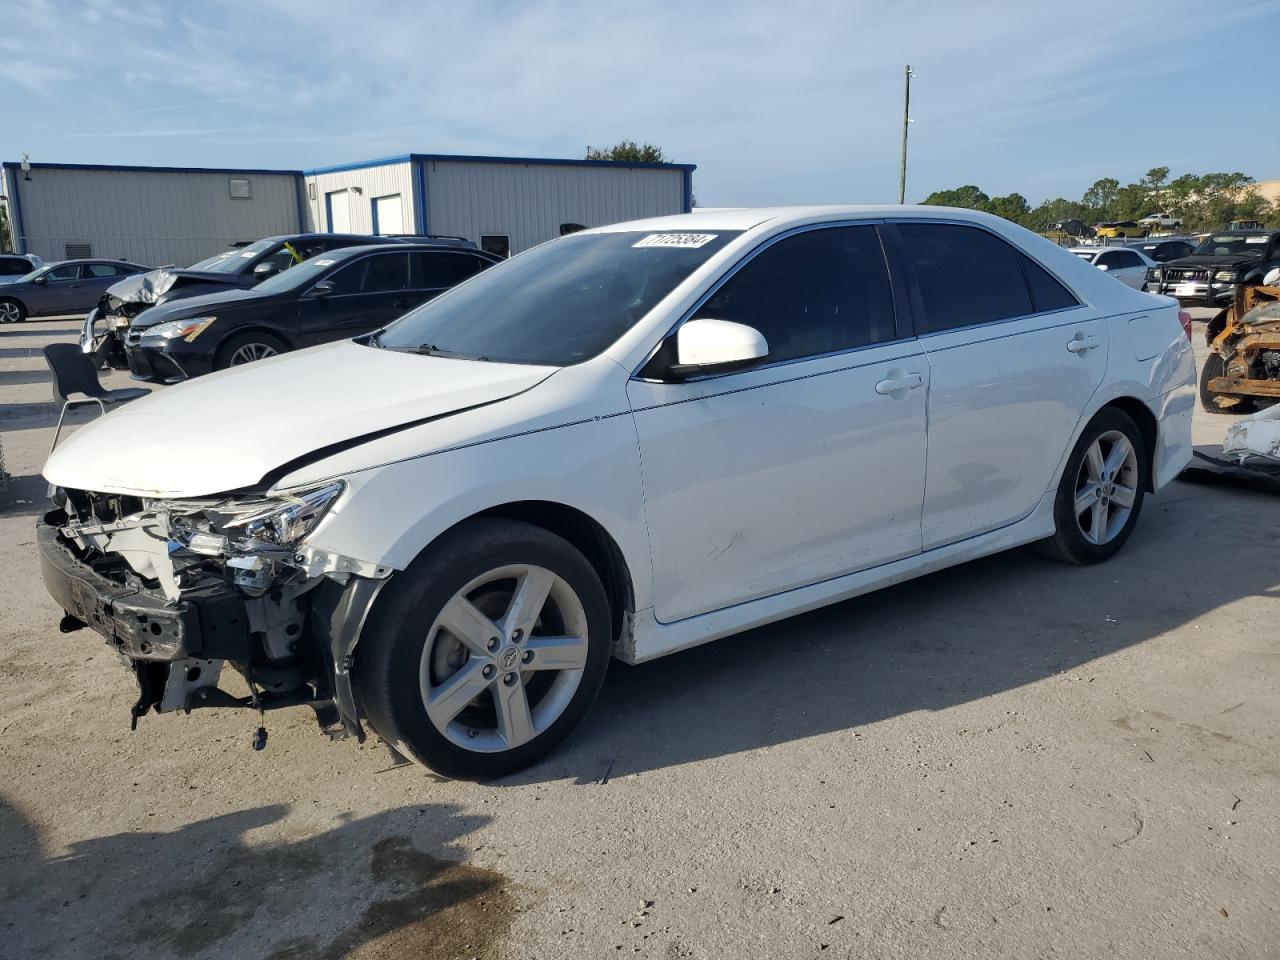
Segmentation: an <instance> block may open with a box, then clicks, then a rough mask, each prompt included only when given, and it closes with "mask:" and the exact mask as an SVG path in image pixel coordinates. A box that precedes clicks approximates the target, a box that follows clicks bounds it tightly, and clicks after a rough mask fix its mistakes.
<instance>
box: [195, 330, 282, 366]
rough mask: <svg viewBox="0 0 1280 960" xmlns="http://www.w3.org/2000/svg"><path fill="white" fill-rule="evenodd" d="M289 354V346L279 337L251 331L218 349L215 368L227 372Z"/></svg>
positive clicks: (230, 339) (231, 339)
mask: <svg viewBox="0 0 1280 960" xmlns="http://www.w3.org/2000/svg"><path fill="white" fill-rule="evenodd" d="M288 352H289V345H288V344H287V343H285V342H284V341H283V340H281V339H280V338H279V337H276V336H272V335H271V334H269V333H259V332H257V331H250V332H249V333H240V334H237V335H235V336H234V337H228V338H227V342H226V343H224V344H223V345H222V346H221V347H219V348H218V355H217V357H216V358H215V359H214V363H213V366H214V369H215V370H226V369H227V368H228V367H239V366H243V365H244V364H246V363H252V362H253V361H254V360H265V359H267V358H268V357H274V356H277V355H279V354H281V353H288Z"/></svg>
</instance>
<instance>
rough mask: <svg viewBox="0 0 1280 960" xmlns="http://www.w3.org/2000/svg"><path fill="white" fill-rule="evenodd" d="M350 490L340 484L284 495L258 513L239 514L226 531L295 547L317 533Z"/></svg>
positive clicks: (266, 504) (266, 502) (225, 526)
mask: <svg viewBox="0 0 1280 960" xmlns="http://www.w3.org/2000/svg"><path fill="white" fill-rule="evenodd" d="M346 486H347V485H346V484H345V483H343V482H342V481H341V480H338V481H335V482H334V483H328V484H325V485H324V486H323V487H313V488H312V489H310V490H299V491H297V492H295V493H288V494H281V495H280V496H279V497H275V498H272V499H271V500H267V501H264V502H263V503H261V504H258V505H256V506H257V509H251V510H248V511H246V512H244V513H238V514H237V515H236V516H234V517H232V518H231V519H230V520H228V521H226V522H224V523H223V524H222V528H223V529H224V530H226V531H227V532H228V533H230V532H233V531H235V532H240V533H242V534H243V535H244V536H245V537H247V538H248V539H250V540H257V541H260V542H263V543H271V544H277V545H279V546H293V545H294V544H296V543H298V541H300V540H301V539H302V538H303V537H305V536H306V535H307V534H308V533H310V532H311V531H312V530H314V529H315V527H316V525H317V524H318V523H319V522H320V521H321V519H323V517H324V515H325V514H326V513H327V512H328V510H329V508H330V507H331V506H332V505H333V503H334V502H335V501H336V500H337V499H338V497H339V496H341V495H342V491H343V490H345V489H346Z"/></svg>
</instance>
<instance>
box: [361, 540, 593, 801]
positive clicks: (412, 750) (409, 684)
mask: <svg viewBox="0 0 1280 960" xmlns="http://www.w3.org/2000/svg"><path fill="white" fill-rule="evenodd" d="M525 597H529V598H531V599H529V600H527V601H526V602H524V603H521V600H522V598H525ZM521 624H523V628H522V627H521ZM611 644H612V635H611V618H610V616H609V602H608V599H607V597H606V595H605V591H604V587H603V586H602V585H601V583H600V578H599V576H598V575H597V574H596V571H595V570H594V568H592V566H591V564H590V563H589V562H588V561H587V559H586V558H585V557H584V556H583V555H582V554H581V553H580V552H578V550H577V549H575V548H574V547H573V546H572V545H570V544H569V543H568V542H567V541H565V540H563V539H562V538H560V537H558V536H556V535H555V534H553V533H550V532H549V531H547V530H544V529H542V528H541V527H536V526H533V525H532V524H528V523H522V522H519V521H515V520H505V519H497V518H493V519H488V518H486V519H477V520H470V521H467V522H466V523H463V524H461V525H460V526H458V527H457V528H456V529H454V530H452V531H450V532H449V533H446V534H445V535H444V536H442V537H441V538H440V539H439V540H438V541H437V542H436V543H434V544H432V545H431V546H430V547H428V548H427V550H426V551H425V552H424V553H423V554H422V555H421V556H419V557H418V559H416V560H415V561H414V562H413V563H412V564H411V565H410V566H409V568H408V569H406V570H405V571H404V572H403V573H399V574H397V575H396V576H395V577H394V578H393V579H392V581H391V582H390V583H389V584H388V585H387V587H386V589H385V590H384V591H383V595H382V596H381V597H380V598H379V600H378V604H377V607H376V608H375V609H374V611H373V616H372V618H371V620H370V624H369V629H368V631H367V632H366V634H365V635H364V637H363V638H362V639H361V641H360V645H359V647H358V648H357V649H356V654H355V656H356V659H355V664H354V667H353V669H352V677H353V680H354V685H355V691H356V696H357V698H358V700H359V702H360V706H361V709H362V712H363V713H364V715H365V716H366V717H367V718H368V720H369V723H370V725H371V726H372V727H373V729H374V730H375V731H377V733H378V734H379V735H381V736H382V737H383V739H385V740H387V741H388V742H389V743H391V744H392V745H393V746H394V747H395V748H396V749H397V750H398V751H400V752H401V753H402V754H404V755H405V756H408V757H410V758H411V759H413V760H416V761H417V762H418V763H421V764H423V765H424V766H426V767H429V768H431V769H432V770H434V771H436V772H437V773H440V774H442V775H444V776H447V777H454V778H458V779H466V780H490V779H494V778H497V777H501V776H505V775H506V774H509V773H513V772H514V771H516V770H520V769H522V768H524V767H527V766H529V765H530V764H532V763H534V762H535V761H537V760H539V759H540V758H541V757H543V756H544V755H546V754H547V753H548V752H549V751H550V750H551V749H552V748H554V747H555V746H556V745H557V744H559V743H560V742H561V741H562V740H563V739H564V738H565V737H566V736H568V735H569V733H570V732H571V731H572V730H573V728H574V727H576V726H577V725H578V723H579V722H580V721H581V720H582V719H583V717H585V716H586V714H587V712H588V711H589V710H590V709H591V705H592V704H593V703H594V702H595V699H596V697H597V696H598V695H599V693H600V687H601V685H602V684H603V683H604V677H605V671H606V670H607V669H608V666H609V657H610V647H611Z"/></svg>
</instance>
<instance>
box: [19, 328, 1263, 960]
mask: <svg viewBox="0 0 1280 960" xmlns="http://www.w3.org/2000/svg"><path fill="white" fill-rule="evenodd" d="M1201 331H1202V325H1200V324H1197V329H1196V338H1197V341H1198V344H1197V345H1198V347H1199V349H1200V352H1201V353H1203V346H1202V344H1201V343H1200V342H1199V341H1200V340H1201ZM73 335H74V326H73V325H72V324H69V323H28V324H25V325H22V326H17V327H3V328H0V432H2V436H3V445H4V451H5V455H6V458H7V460H8V464H9V470H10V472H11V473H13V474H14V475H15V476H16V478H17V479H16V480H14V481H13V482H12V484H11V490H10V495H9V498H8V499H0V563H2V565H3V571H4V577H3V579H2V580H0V956H3V957H12V958H32V957H50V958H52V957H58V958H62V957H66V958H81V957H83V958H103V957H120V958H126V957H127V958H145V957H184V958H186V957H199V958H205V957H237V958H239V957H271V958H276V960H286V958H293V960H301V958H308V960H310V958H338V957H359V958H375V957H377V958H382V957H385V958H391V957H395V958H408V957H415V958H416V957H430V958H437V957H438V958H451V957H460V958H468V957H477V958H512V960H514V958H520V960H530V958H548V960H559V958H565V957H620V956H641V957H655V958H664V960H666V958H671V960H675V958H708V960H709V958H725V957H735V958H736V957H743V958H756V957H759V958H770V960H776V958H792V957H795V958H801V957H805V958H808V957H815V958H816V957H822V958H826V957H858V958H881V957H885V958H888V957H894V958H911V960H925V958H955V957H981V958H1003V957H1008V958H1030V957H1064V958H1071V960H1079V958H1086V957H1087V958H1098V957H1117V958H1124V960H1136V958H1147V957H1150V958H1162V960H1167V958H1174V957H1195V958H1207V957H1220V958H1227V957H1230V958H1245V957H1268V956H1277V955H1280V907H1278V906H1277V905H1278V904H1280V800H1277V797H1278V796H1280V760H1277V750H1276V747H1277V736H1276V731H1277V726H1278V724H1280V699H1278V698H1277V678H1278V677H1280V634H1278V632H1277V623H1278V622H1280V565H1278V564H1277V562H1276V544H1277V542H1278V540H1277V534H1280V503H1277V500H1276V498H1275V497H1273V496H1268V495H1267V494H1263V493H1258V492H1252V491H1249V490H1242V489H1236V488H1232V487H1226V486H1214V485H1197V484H1191V483H1186V482H1178V483H1176V484H1174V485H1173V486H1172V487H1171V488H1170V489H1168V490H1166V491H1165V492H1163V493H1162V494H1161V495H1159V496H1158V497H1155V498H1152V499H1149V500H1148V501H1147V505H1146V507H1145V509H1144V512H1143V516H1142V518H1141V522H1140V523H1139V525H1138V528H1137V531H1136V533H1135V534H1134V536H1133V538H1132V540H1131V541H1130V542H1129V544H1128V546H1127V547H1126V548H1125V550H1124V551H1123V552H1122V553H1121V554H1120V555H1119V556H1118V557H1117V558H1116V559H1115V560H1113V561H1112V562H1110V563H1108V564H1104V565H1102V566H1097V567H1091V568H1072V567H1067V566H1062V565H1059V564H1056V563H1053V562H1050V561H1048V560H1044V559H1041V558H1040V557H1039V556H1037V555H1035V554H1033V553H1031V552H1030V551H1026V550H1018V551H1013V552H1010V553H1007V554H1003V555H1000V556H996V557H992V558H990V559H987V560H984V561H980V562H977V563H973V564H969V565H967V566H964V567H961V568H958V569H954V570H951V571H948V572H944V573H941V574H936V575H934V576H930V577H927V578H924V579H921V580H917V581H915V582H913V583H909V584H906V585H903V586H899V587H896V588H893V589H891V590H887V591H884V592H882V593H880V594H877V595H874V596H871V597H867V598H864V599H861V600H856V601H851V602H848V603H844V604H841V605H839V606H835V607H832V608H829V609H826V610H823V611H819V612H816V613H812V614H809V615H806V616H803V617H798V618H796V619H793V620H790V621H786V622H783V623H780V624H777V625H774V626H770V627H767V628H764V629H760V630H756V631H753V632H751V633H748V634H744V635H741V636H738V637H733V638H730V639H727V640H722V641H719V642H718V643H715V644H712V645H710V646H707V647H703V648H700V649H697V650H694V651H691V652H688V653H684V654H680V655H676V656H672V657H669V658H667V659H665V660H662V661H659V662H656V663H653V664H650V665H647V666H643V667H638V668H626V667H623V666H621V665H617V664H615V665H614V666H613V668H612V670H611V673H610V677H609V679H608V681H607V683H606V686H605V690H604V694H603V696H602V698H601V701H600V703H599V705H598V706H597V707H596V709H595V711H594V713H593V714H592V715H591V716H590V717H589V719H588V721H587V724H586V725H585V726H584V727H583V729H582V730H580V731H579V733H578V734H577V735H576V736H575V737H574V738H573V739H572V740H571V741H570V742H569V743H568V744H567V745H566V746H565V747H564V748H562V749H561V750H560V751H558V752H557V753H555V754H554V755H553V756H552V757H551V758H550V759H549V760H548V761H546V762H544V763H543V764H541V765H539V766H537V767H536V768H534V769H533V770H531V771H528V772H527V773H525V774H523V775H521V776H518V777H516V778H514V779H512V780H509V781H504V782H502V783H498V784H490V785H476V784H469V783H451V782H442V781H438V780H436V779H434V778H432V777H431V776H429V775H427V774H426V773H424V772H423V771H422V770H420V769H418V768H416V767H412V766H395V765H394V762H393V760H392V759H391V758H390V757H389V755H388V753H387V752H386V751H385V750H384V749H383V748H381V747H380V746H378V745H377V744H376V743H375V742H372V741H371V742H370V743H368V744H366V745H365V746H363V747H358V746H356V745H355V744H353V743H329V742H327V741H326V740H324V739H323V738H322V737H321V736H320V735H319V734H318V732H317V730H316V726H315V723H314V722H313V720H312V719H311V716H310V713H309V712H308V711H306V710H304V709H298V710H294V711H286V712H280V713H276V714H274V715H272V716H270V717H269V718H268V724H267V725H268V728H269V730H270V742H269V745H268V747H267V749H266V750H265V751H264V752H261V753H255V752H254V751H253V750H252V749H251V747H250V737H251V734H252V732H253V729H254V727H255V726H256V718H255V717H253V716H252V715H250V714H248V713H239V712H229V711H216V710H208V711H203V712H197V713H195V714H192V715H191V716H189V717H183V716H176V717H175V716H165V717H157V716H154V715H152V716H148V717H146V718H144V719H143V720H142V721H141V723H140V724H139V726H138V729H137V731H136V732H134V733H130V732H129V716H128V708H129V705H130V704H131V703H132V701H133V698H134V688H133V682H132V680H131V678H130V676H129V675H128V674H127V673H126V672H125V670H124V669H123V668H122V667H121V666H120V664H119V663H118V662H117V660H116V659H115V657H114V655H113V654H111V653H110V652H108V650H107V648H106V647H105V645H104V644H103V643H102V642H101V641H100V640H98V639H97V638H96V636H95V635H94V634H92V633H89V632H88V631H82V632H79V633H74V634H70V635H62V634H59V633H58V630H57V622H58V618H59V614H60V612H59V611H58V610H57V609H56V608H55V606H54V604H53V603H52V602H51V601H50V600H48V598H47V597H46V595H45V593H44V590H43V589H42V587H41V585H40V581H39V575H38V571H37V566H36V561H35V556H34V552H33V551H34V546H33V532H32V522H33V517H34V515H35V514H36V513H37V512H38V511H39V510H40V509H41V506H42V504H41V500H42V496H43V484H42V483H41V482H40V480H39V479H38V477H37V476H36V475H37V474H38V472H39V467H40V465H41V463H42V461H43V456H44V453H45V451H46V449H47V447H48V444H49V441H50V438H51V434H52V429H51V427H52V423H53V420H54V413H53V411H52V407H51V405H50V404H49V403H48V396H49V387H48V385H47V383H46V378H45V376H44V374H43V369H44V368H43V363H42V361H41V359H40V358H39V355H38V348H39V347H40V346H41V345H43V344H45V343H48V342H50V341H52V340H54V339H70V338H72V337H73ZM116 379H119V380H120V382H123V378H120V377H119V375H116ZM239 412H245V411H237V409H236V404H235V398H234V397H229V398H228V402H227V408H226V410H225V411H210V415H211V416H217V415H223V414H225V415H228V416H235V415H237V414H238V413H239ZM248 413H249V414H250V415H251V416H262V415H269V411H248ZM1228 421H1229V418H1227V417H1221V416H1209V415H1206V414H1203V413H1199V412H1198V413H1197V422H1196V437H1197V442H1198V443H1200V444H1204V445H1206V446H1211V445H1213V444H1215V443H1216V442H1217V441H1218V440H1220V439H1221V436H1222V432H1223V429H1224V428H1225V426H1226V424H1227V422H1228ZM190 428H191V429H199V425H198V424H191V425H190ZM0 497H3V495H0Z"/></svg>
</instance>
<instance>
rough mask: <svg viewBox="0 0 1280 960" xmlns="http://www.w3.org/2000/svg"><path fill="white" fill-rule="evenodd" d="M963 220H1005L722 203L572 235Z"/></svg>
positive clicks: (938, 210)
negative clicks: (824, 222)
mask: <svg viewBox="0 0 1280 960" xmlns="http://www.w3.org/2000/svg"><path fill="white" fill-rule="evenodd" d="M904 217H905V218H908V219H927V220H952V221H954V220H964V221H969V222H972V223H1007V222H1008V221H1003V220H1001V218H999V217H996V216H994V215H993V214H989V213H983V212H981V211H979V210H972V209H970V208H968V207H935V206H924V205H923V204H897V203H878V204H813V205H806V206H787V207H724V208H718V209H716V210H708V211H706V212H705V213H698V212H697V211H694V212H692V213H677V214H673V215H672V216H667V217H652V218H649V219H646V220H630V221H625V222H623V223H611V224H608V225H607V226H602V227H591V228H589V229H587V230H582V231H579V232H578V233H576V234H573V236H582V235H584V234H593V233H623V232H632V231H644V230H686V231H689V232H699V231H703V230H750V229H752V228H753V227H758V226H761V225H763V224H766V223H767V224H770V225H771V226H775V227H785V226H787V225H789V224H796V225H801V224H806V223H812V222H814V221H821V220H880V219H886V218H895V219H901V218H904Z"/></svg>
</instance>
